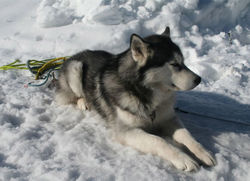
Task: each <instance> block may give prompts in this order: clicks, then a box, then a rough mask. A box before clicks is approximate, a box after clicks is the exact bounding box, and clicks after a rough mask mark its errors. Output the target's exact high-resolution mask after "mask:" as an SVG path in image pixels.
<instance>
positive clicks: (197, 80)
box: [194, 77, 201, 85]
mask: <svg viewBox="0 0 250 181" xmlns="http://www.w3.org/2000/svg"><path fill="white" fill-rule="evenodd" d="M200 82H201V78H200V77H197V78H196V79H195V80H194V83H195V84H196V85H198V84H199V83H200Z"/></svg>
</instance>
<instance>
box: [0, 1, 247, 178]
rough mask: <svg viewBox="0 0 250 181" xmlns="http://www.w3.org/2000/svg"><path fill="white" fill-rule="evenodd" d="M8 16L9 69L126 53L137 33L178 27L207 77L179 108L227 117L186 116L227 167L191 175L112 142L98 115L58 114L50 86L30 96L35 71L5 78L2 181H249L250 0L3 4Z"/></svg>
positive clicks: (2, 56)
mask: <svg viewBox="0 0 250 181" xmlns="http://www.w3.org/2000/svg"><path fill="white" fill-rule="evenodd" d="M0 8H1V11H0V17H1V19H0V26H1V29H0V65H4V64H7V63H10V62H12V61H13V60H14V59H16V58H19V59H21V60H23V61H24V62H25V60H28V59H45V58H50V57H59V56H68V55H72V54H74V53H76V52H78V51H80V50H83V49H87V48H88V49H103V50H107V51H111V52H113V53H118V52H121V51H123V50H125V49H126V48H127V47H128V43H129V38H130V35H131V34H132V33H137V34H139V35H141V36H146V35H149V34H152V33H161V32H162V31H163V30H164V28H165V27H166V26H167V25H168V26H170V27H171V36H172V39H173V41H175V42H176V43H177V44H178V45H179V46H180V47H181V49H182V51H183V54H184V57H185V61H186V64H187V65H188V66H189V67H190V69H192V70H193V71H195V72H196V73H197V74H199V75H201V77H202V78H203V81H202V83H201V84H200V85H199V86H198V87H197V88H196V89H195V90H193V91H189V92H179V93H178V97H177V99H178V102H177V106H178V107H179V108H182V109H184V110H186V111H192V112H193V113H197V114H202V115H206V116H210V117H217V118H220V120H218V119H212V118H206V117H201V116H198V115H194V114H185V113H179V116H180V117H181V118H182V120H183V122H184V124H185V125H186V127H187V128H188V129H189V130H190V131H191V133H192V134H193V135H194V137H195V138H196V139H197V140H199V141H200V142H201V143H202V144H203V145H204V146H205V147H206V148H207V149H208V150H211V152H212V153H213V154H215V156H216V159H217V162H218V164H217V165H216V166H215V167H214V168H205V167H201V169H200V170H199V171H198V172H196V173H184V172H180V171H178V170H176V169H174V168H173V167H172V166H171V165H170V164H169V163H167V162H166V161H164V160H162V159H160V158H158V157H156V156H153V155H149V154H142V153H139V152H137V151H135V150H134V149H132V148H128V147H125V146H121V145H119V144H117V143H115V142H113V141H112V140H110V139H109V137H110V134H111V133H110V131H109V130H108V129H106V127H105V124H104V123H103V121H102V120H101V118H99V117H98V115H96V114H94V113H93V112H85V113H82V112H81V111H79V110H77V109H75V107H73V106H60V107H58V106H57V105H56V103H55V102H54V98H53V94H54V92H53V90H51V89H49V88H48V87H47V86H45V87H42V88H33V87H29V88H25V87H24V84H25V83H27V82H30V81H31V80H32V79H33V77H31V75H30V73H29V72H28V71H25V70H19V71H17V70H14V71H1V72H0V180H1V181H9V180H12V181H27V180H31V181H33V180H36V181H52V180H53V181H63V180H65V181H73V180H77V181H82V180H88V181H90V180H91V181H94V180H107V181H112V180H119V181H122V180H150V181H151V180H155V181H158V180H168V181H171V180H197V181H207V180H211V181H214V180H220V181H223V180H226V181H247V180H250V172H249V168H250V105H249V102H250V96H249V95H250V81H249V79H250V23H249V19H250V1H249V0H241V1H239V0H208V1H202V0H171V1H165V0H37V1H32V0H22V1H9V0H1V1H0ZM225 120H231V121H233V122H228V121H225Z"/></svg>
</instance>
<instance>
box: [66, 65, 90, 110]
mask: <svg viewBox="0 0 250 181" xmlns="http://www.w3.org/2000/svg"><path fill="white" fill-rule="evenodd" d="M82 66H83V65H82V62H79V61H72V62H71V63H70V64H69V66H68V69H69V72H71V73H70V74H68V84H69V86H70V88H71V90H72V92H74V94H75V95H76V97H77V102H76V104H77V107H78V108H79V109H80V110H83V111H86V110H89V109H90V108H89V106H88V104H87V102H86V99H85V96H84V92H83V88H82Z"/></svg>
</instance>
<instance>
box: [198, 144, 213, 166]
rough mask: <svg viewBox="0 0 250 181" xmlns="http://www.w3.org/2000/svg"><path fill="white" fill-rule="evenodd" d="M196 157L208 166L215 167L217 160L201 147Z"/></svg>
mask: <svg viewBox="0 0 250 181" xmlns="http://www.w3.org/2000/svg"><path fill="white" fill-rule="evenodd" d="M195 156H196V157H197V158H199V159H200V161H202V162H203V163H205V164H206V165H207V166H215V165H216V160H215V158H214V157H213V156H212V155H211V154H210V153H209V152H208V151H207V150H205V149H204V148H203V147H202V146H200V147H199V149H198V151H196V152H195Z"/></svg>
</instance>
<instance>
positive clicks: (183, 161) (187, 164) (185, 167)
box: [171, 153, 199, 172]
mask: <svg viewBox="0 0 250 181" xmlns="http://www.w3.org/2000/svg"><path fill="white" fill-rule="evenodd" d="M171 163H172V164H173V165H174V166H175V167H176V168H177V169H179V170H182V171H186V172H191V171H197V170H198V169H199V164H198V163H197V162H196V161H195V160H193V159H192V158H190V157H189V156H188V155H186V154H184V153H178V154H177V156H176V158H174V159H172V160H171Z"/></svg>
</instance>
